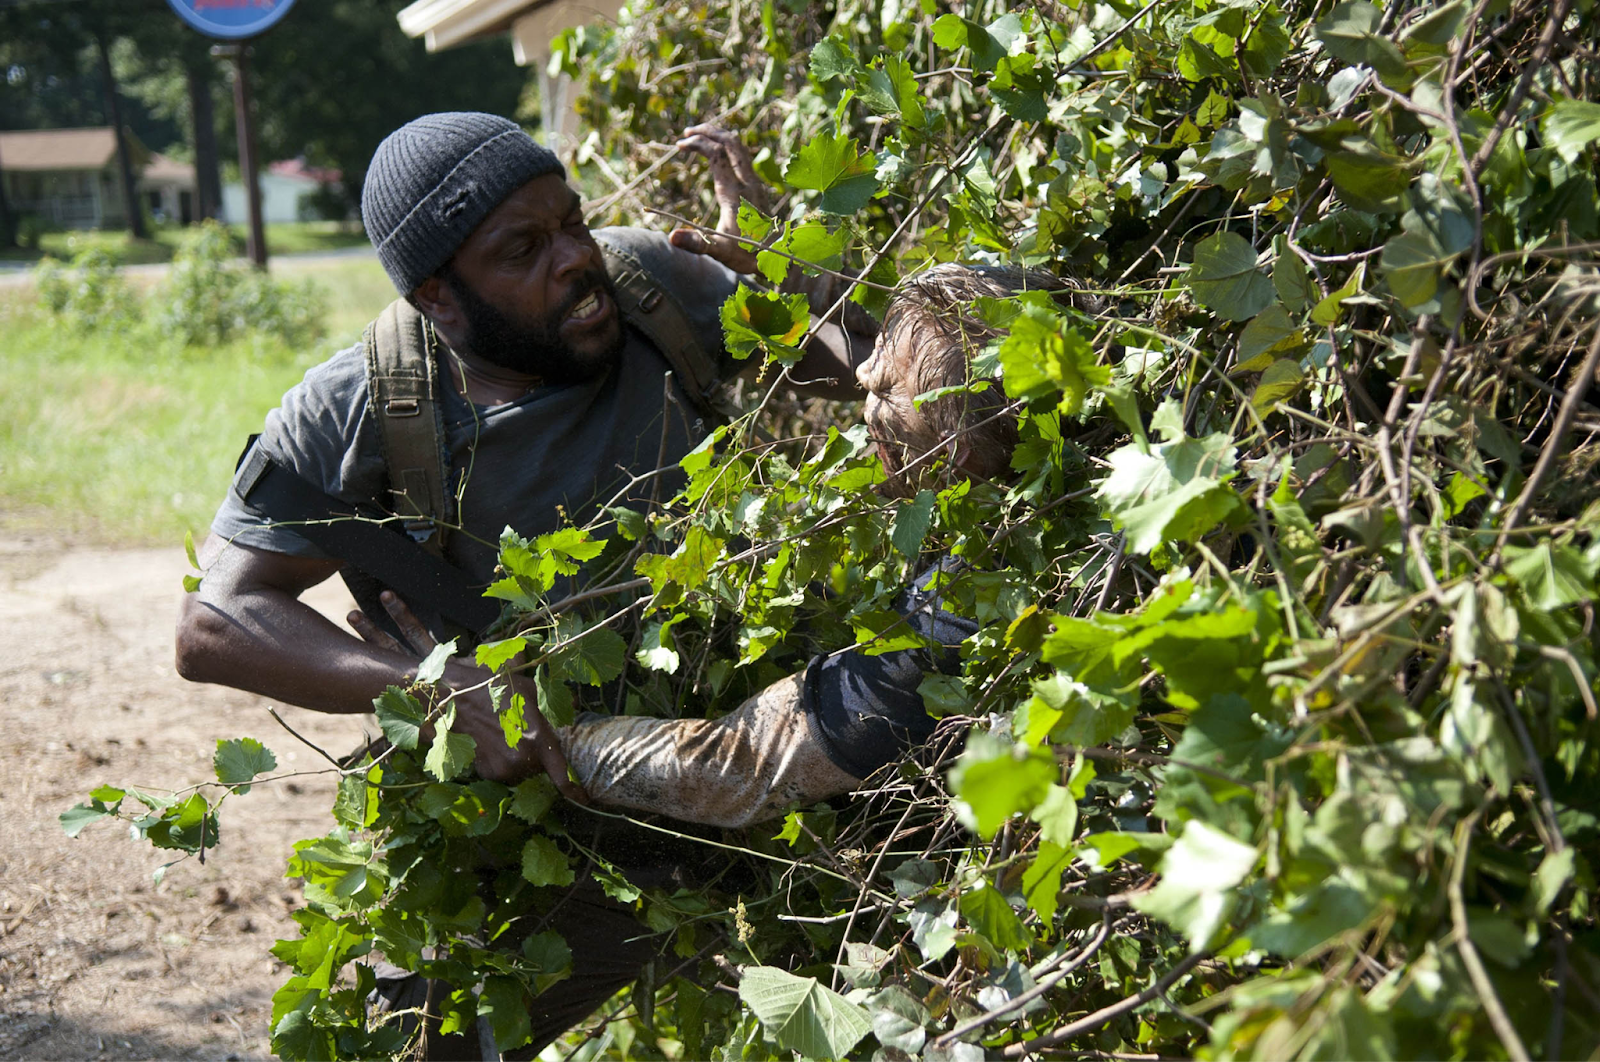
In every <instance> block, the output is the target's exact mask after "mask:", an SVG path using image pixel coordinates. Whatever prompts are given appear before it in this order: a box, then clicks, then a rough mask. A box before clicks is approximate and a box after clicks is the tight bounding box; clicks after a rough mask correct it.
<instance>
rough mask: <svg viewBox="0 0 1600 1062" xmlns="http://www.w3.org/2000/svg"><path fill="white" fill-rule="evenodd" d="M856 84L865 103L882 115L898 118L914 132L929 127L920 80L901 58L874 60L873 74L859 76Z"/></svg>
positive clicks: (883, 57)
mask: <svg viewBox="0 0 1600 1062" xmlns="http://www.w3.org/2000/svg"><path fill="white" fill-rule="evenodd" d="M856 84H857V87H858V88H859V90H860V93H861V99H862V101H863V102H864V103H866V105H867V106H869V107H871V108H872V109H873V110H874V111H877V112H878V113H879V114H885V115H890V116H893V117H897V118H899V119H900V120H901V121H902V122H904V123H905V124H906V125H907V126H910V127H911V128H913V129H920V128H922V127H923V126H924V125H926V124H927V116H926V115H925V114H924V113H923V109H922V99H921V91H920V90H919V89H918V87H917V80H916V77H915V75H914V74H913V73H912V70H911V66H910V64H908V63H907V62H906V61H905V60H904V59H902V58H900V57H899V56H897V55H885V56H881V57H879V58H877V59H874V60H873V61H872V69H871V70H870V71H866V72H863V73H859V74H858V75H857V81H856Z"/></svg>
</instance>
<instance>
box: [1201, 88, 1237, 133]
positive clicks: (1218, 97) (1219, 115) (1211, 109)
mask: <svg viewBox="0 0 1600 1062" xmlns="http://www.w3.org/2000/svg"><path fill="white" fill-rule="evenodd" d="M1229 107H1230V102H1229V100H1228V97H1226V96H1224V95H1222V94H1221V93H1220V92H1218V91H1217V90H1216V89H1210V90H1209V91H1207V93H1206V98H1205V100H1204V101H1203V102H1201V104H1200V107H1199V108H1198V109H1197V110H1196V111H1195V114H1194V120H1195V121H1196V122H1199V123H1200V124H1201V125H1205V126H1217V125H1221V124H1222V123H1223V122H1225V121H1227V120H1228V110H1229Z"/></svg>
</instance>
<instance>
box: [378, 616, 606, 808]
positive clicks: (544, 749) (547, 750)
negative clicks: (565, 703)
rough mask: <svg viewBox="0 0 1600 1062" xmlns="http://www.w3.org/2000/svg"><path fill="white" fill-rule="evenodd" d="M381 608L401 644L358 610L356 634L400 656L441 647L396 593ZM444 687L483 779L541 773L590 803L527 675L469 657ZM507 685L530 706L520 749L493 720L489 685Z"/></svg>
mask: <svg viewBox="0 0 1600 1062" xmlns="http://www.w3.org/2000/svg"><path fill="white" fill-rule="evenodd" d="M382 600H383V607H384V609H385V610H386V611H387V612H388V613H389V615H390V617H391V618H392V619H393V620H394V621H395V625H396V626H398V627H399V628H400V632H401V633H402V634H404V635H405V637H406V642H408V643H410V644H409V645H407V644H402V643H400V642H399V641H396V640H395V639H394V638H393V637H392V636H390V635H389V634H387V633H385V632H384V631H382V630H380V629H379V628H378V627H377V626H376V625H375V624H373V622H372V621H371V620H370V619H368V618H367V616H366V614H365V613H363V612H360V611H354V612H351V613H350V615H349V617H348V620H349V623H350V626H351V627H352V628H354V629H355V632H356V633H357V634H359V635H361V637H362V638H364V639H365V640H366V641H368V642H370V643H372V644H373V645H377V646H380V647H382V648H384V649H391V650H394V651H396V652H402V653H406V652H415V653H417V654H418V655H419V656H421V657H425V656H427V655H428V654H429V653H431V652H433V650H434V649H435V648H436V647H437V646H438V642H437V641H436V640H435V639H434V637H433V635H432V634H430V633H428V629H427V628H426V627H424V626H423V625H422V623H421V621H420V620H418V619H417V617H416V616H415V615H414V614H413V613H412V612H411V610H410V609H409V608H407V607H406V605H405V602H403V601H401V600H400V599H399V597H397V596H396V595H395V594H393V593H391V592H389V591H387V590H386V591H384V593H383V595H382ZM442 681H443V684H444V685H445V686H448V687H449V688H450V689H451V690H454V691H456V694H455V703H456V729H457V730H458V731H459V732H460V733H463V734H467V735H468V736H470V737H471V738H472V740H473V741H474V742H475V743H476V745H477V752H476V755H475V757H474V759H473V766H474V767H475V768H477V771H478V774H479V775H480V776H481V777H484V778H487V779H489V780H491V781H495V782H505V783H507V784H514V783H516V782H519V781H521V780H522V779H524V778H527V777H530V776H532V775H536V774H538V773H540V772H541V771H542V772H544V773H545V774H547V775H549V776H550V780H551V781H552V782H554V783H555V784H556V788H557V789H559V790H561V792H562V793H563V794H564V795H566V796H567V797H568V798H569V799H571V800H575V801H577V802H578V803H580V804H587V803H588V802H589V796H588V794H587V793H585V792H584V791H583V789H582V787H580V786H579V785H578V784H577V783H575V782H573V781H572V780H571V779H570V778H568V777H567V758H566V756H565V755H564V754H563V753H562V751H561V742H560V741H559V740H558V739H557V738H556V735H555V731H554V730H553V729H552V728H551V726H550V724H549V722H548V721H547V720H546V719H545V717H544V715H543V714H542V713H541V712H540V711H539V709H538V708H537V707H536V705H537V704H538V703H539V697H538V693H537V692H536V691H535V690H534V688H533V682H532V681H531V680H530V679H529V678H528V677H527V676H526V675H521V674H517V673H514V672H513V673H508V674H506V675H504V676H496V675H495V674H494V672H492V671H490V670H489V669H488V668H486V667H480V666H479V665H478V664H477V662H476V661H475V660H473V659H472V658H471V657H467V656H458V657H455V658H453V659H452V660H451V661H450V663H449V664H448V665H446V667H445V671H444V678H443V680H442ZM491 681H493V682H495V683H497V684H498V683H505V684H506V685H507V686H508V687H509V688H508V689H507V691H506V693H507V694H508V695H509V694H514V693H520V694H522V697H523V700H524V701H525V702H526V703H527V705H528V711H526V712H525V713H524V715H523V729H524V736H523V738H522V740H521V741H520V742H518V743H517V746H516V748H508V747H507V746H506V739H505V732H504V731H503V730H502V729H501V728H500V720H499V719H498V718H497V717H496V715H495V710H494V704H493V702H492V701H491V699H490V696H489V683H490V682H491Z"/></svg>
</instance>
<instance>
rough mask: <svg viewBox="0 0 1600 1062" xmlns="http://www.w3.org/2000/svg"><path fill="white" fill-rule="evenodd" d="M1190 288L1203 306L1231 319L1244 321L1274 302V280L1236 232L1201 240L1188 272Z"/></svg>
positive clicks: (1252, 250) (1223, 233) (1253, 251)
mask: <svg viewBox="0 0 1600 1062" xmlns="http://www.w3.org/2000/svg"><path fill="white" fill-rule="evenodd" d="M1188 281H1189V289H1190V290H1191V291H1193V292H1194V297H1195V299H1196V300H1197V301H1198V302H1199V303H1200V304H1201V305H1202V306H1208V307H1210V308H1211V309H1213V310H1215V311H1217V313H1219V314H1221V315H1222V316H1223V317H1226V318H1227V319H1228V320H1230V321H1244V320H1247V319H1249V318H1251V317H1254V316H1255V315H1256V314H1258V313H1260V312H1261V311H1262V310H1264V309H1266V308H1267V306H1268V305H1270V304H1271V302H1272V294H1273V288H1272V280H1271V279H1270V278H1269V277H1268V276H1267V275H1266V274H1265V273H1263V272H1261V270H1259V269H1257V268H1256V252H1255V250H1254V249H1253V248H1251V246H1250V244H1249V243H1248V242H1246V240H1245V238H1244V237H1243V236H1240V235H1239V234H1238V233H1236V232H1219V233H1217V234H1216V235H1215V236H1211V237H1208V238H1206V239H1204V240H1201V241H1200V243H1199V244H1198V245H1197V246H1196V247H1195V250H1194V263H1193V264H1192V265H1191V266H1190V267H1189V272H1188Z"/></svg>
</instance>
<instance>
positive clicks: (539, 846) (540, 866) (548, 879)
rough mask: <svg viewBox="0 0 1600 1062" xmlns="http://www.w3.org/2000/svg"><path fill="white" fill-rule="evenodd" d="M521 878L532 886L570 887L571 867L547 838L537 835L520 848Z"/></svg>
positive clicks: (571, 879) (564, 856)
mask: <svg viewBox="0 0 1600 1062" xmlns="http://www.w3.org/2000/svg"><path fill="white" fill-rule="evenodd" d="M522 876H523V877H524V878H527V879H528V881H530V882H532V883H533V884H534V885H571V884H572V882H573V874H572V865H571V863H569V862H568V860H567V855H566V853H565V852H563V851H562V850H561V849H559V848H557V847H556V845H555V842H554V841H552V840H550V838H548V837H540V836H538V835H537V834H536V835H534V836H532V837H529V838H528V843H527V844H525V845H523V846H522Z"/></svg>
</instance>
